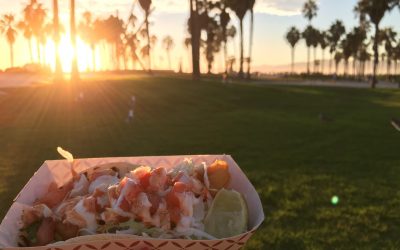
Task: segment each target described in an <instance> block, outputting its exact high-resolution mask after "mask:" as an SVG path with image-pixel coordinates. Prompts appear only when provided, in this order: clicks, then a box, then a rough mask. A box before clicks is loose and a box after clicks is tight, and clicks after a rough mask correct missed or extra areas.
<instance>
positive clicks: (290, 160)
mask: <svg viewBox="0 0 400 250" xmlns="http://www.w3.org/2000/svg"><path fill="white" fill-rule="evenodd" d="M81 88H82V89H84V90H85V93H86V98H85V102H83V103H78V102H75V96H76V95H77V90H76V89H75V88H70V87H66V86H45V87H36V88H24V89H10V90H7V92H8V95H3V96H2V97H1V98H0V171H1V176H0V213H1V215H2V216H4V214H5V213H6V210H7V208H8V207H9V206H10V204H11V203H12V199H13V198H14V197H15V195H16V194H17V193H18V192H19V190H20V189H21V188H22V187H23V185H24V184H25V183H26V182H27V180H28V179H29V178H30V176H32V174H33V173H34V171H35V170H36V169H37V168H38V167H39V166H40V165H41V163H42V162H43V161H44V160H46V159H56V158H59V156H58V155H57V153H56V150H55V148H56V147H57V146H59V145H61V146H63V147H64V148H66V149H68V150H70V151H71V152H73V153H74V155H75V156H76V157H104V156H131V155H170V154H203V153H209V154H217V153H226V154H231V155H233V157H234V158H235V160H236V161H237V162H238V163H239V165H240V166H241V167H242V168H243V169H244V170H245V172H246V173H247V175H248V176H249V178H250V179H251V181H252V182H253V184H254V185H255V187H256V189H257V190H258V192H259V194H260V197H261V199H262V202H263V206H264V212H265V215H266V220H265V222H264V224H263V226H262V227H261V229H260V230H258V232H257V233H256V235H255V236H254V237H253V239H252V240H251V241H250V242H249V243H248V245H247V248H248V249H285V250H296V249H400V238H399V235H400V133H398V132H397V131H395V130H394V129H393V128H392V127H391V125H390V124H389V120H390V118H391V117H396V116H400V109H399V107H400V92H399V91H397V90H367V89H365V90H364V89H363V90H361V89H341V88H311V87H289V86H286V87H279V86H246V85H245V84H240V85H232V86H224V85H222V84H221V83H219V82H212V81H205V82H195V83H193V82H191V81H188V80H184V79H173V78H133V79H132V80H127V79H123V80H116V79H114V80H112V81H102V82H99V81H97V82H87V83H86V84H84V85H82V87H81ZM132 94H134V95H136V97H137V107H136V115H137V116H136V118H135V121H134V123H133V124H131V125H129V124H126V123H125V122H124V119H125V117H126V115H127V112H128V103H129V100H130V96H131V95H132ZM319 113H324V114H326V115H328V116H331V117H332V118H333V119H334V121H333V122H327V123H324V122H321V121H320V120H319V118H318V115H319ZM334 195H337V196H338V197H339V199H340V201H339V203H338V204H337V205H336V206H335V205H332V204H331V203H330V201H331V197H332V196H334Z"/></svg>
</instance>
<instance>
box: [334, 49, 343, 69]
mask: <svg viewBox="0 0 400 250" xmlns="http://www.w3.org/2000/svg"><path fill="white" fill-rule="evenodd" d="M342 59H343V54H342V53H341V52H338V51H336V53H335V56H334V60H335V75H337V74H338V68H339V63H340V61H341V60H342Z"/></svg>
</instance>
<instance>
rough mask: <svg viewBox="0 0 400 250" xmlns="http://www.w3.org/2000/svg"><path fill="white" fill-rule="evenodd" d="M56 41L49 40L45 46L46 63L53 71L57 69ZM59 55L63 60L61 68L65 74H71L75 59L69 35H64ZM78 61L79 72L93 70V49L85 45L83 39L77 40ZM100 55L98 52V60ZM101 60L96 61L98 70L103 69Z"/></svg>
mask: <svg viewBox="0 0 400 250" xmlns="http://www.w3.org/2000/svg"><path fill="white" fill-rule="evenodd" d="M54 46H55V44H54V41H53V40H49V41H48V42H47V43H46V46H45V61H46V64H48V65H49V66H50V67H51V69H52V70H54V69H55V62H54V58H55V54H54V53H55V49H54ZM59 54H60V59H61V66H62V69H63V72H66V73H69V72H71V65H72V59H73V58H74V56H75V55H74V49H73V47H72V44H71V42H70V38H69V35H63V36H62V37H61V40H60V45H59ZM76 56H77V61H78V69H79V71H88V70H92V69H93V62H92V49H91V48H90V46H89V45H87V44H86V43H84V42H83V41H82V39H81V38H79V37H78V38H77V55H76ZM99 56H100V55H97V51H96V58H98V57H99ZM100 61H101V60H96V65H95V66H96V67H95V68H96V69H99V68H101V66H102V65H101V63H100Z"/></svg>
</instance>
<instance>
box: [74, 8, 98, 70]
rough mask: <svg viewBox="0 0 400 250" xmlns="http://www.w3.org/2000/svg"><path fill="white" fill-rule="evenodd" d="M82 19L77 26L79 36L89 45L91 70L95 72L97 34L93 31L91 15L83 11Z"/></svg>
mask: <svg viewBox="0 0 400 250" xmlns="http://www.w3.org/2000/svg"><path fill="white" fill-rule="evenodd" d="M82 17H83V20H82V22H81V23H80V24H79V26H78V31H79V36H80V37H81V38H82V39H83V40H84V41H85V42H86V43H87V44H89V45H90V49H91V51H92V70H93V71H96V43H97V41H98V34H97V33H96V30H95V26H94V20H93V17H92V13H91V12H90V11H85V12H84V13H83V15H82Z"/></svg>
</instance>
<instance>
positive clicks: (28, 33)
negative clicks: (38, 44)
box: [17, 20, 33, 63]
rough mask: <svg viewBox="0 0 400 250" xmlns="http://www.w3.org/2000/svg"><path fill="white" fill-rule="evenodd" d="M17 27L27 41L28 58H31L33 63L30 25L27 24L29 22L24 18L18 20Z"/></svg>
mask: <svg viewBox="0 0 400 250" xmlns="http://www.w3.org/2000/svg"><path fill="white" fill-rule="evenodd" d="M17 28H18V29H19V30H21V31H22V33H23V34H24V37H25V39H26V41H27V42H28V49H29V56H30V59H31V63H33V53H32V29H31V27H30V26H29V24H28V23H27V22H26V21H25V20H22V21H20V22H18V24H17Z"/></svg>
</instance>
